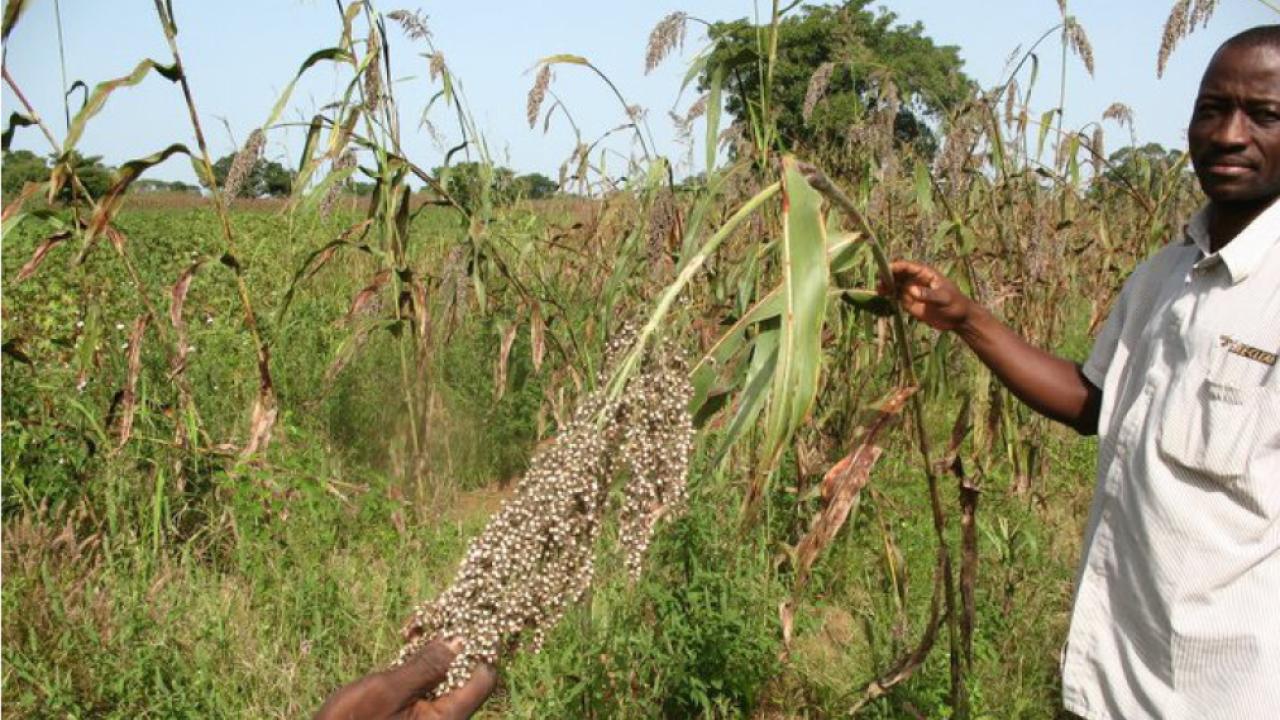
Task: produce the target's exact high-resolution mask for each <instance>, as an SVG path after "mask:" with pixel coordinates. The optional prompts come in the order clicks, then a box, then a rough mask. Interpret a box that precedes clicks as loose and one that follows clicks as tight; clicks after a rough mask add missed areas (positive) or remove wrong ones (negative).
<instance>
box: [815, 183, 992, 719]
mask: <svg viewBox="0 0 1280 720" xmlns="http://www.w3.org/2000/svg"><path fill="white" fill-rule="evenodd" d="M802 172H804V173H805V176H806V177H807V178H808V180H809V184H811V185H812V186H813V188H814V189H815V190H817V191H818V192H819V193H821V194H822V195H823V196H824V197H826V198H827V199H828V200H829V201H831V203H832V204H834V205H835V206H836V207H837V208H839V209H840V211H841V212H843V213H844V214H845V215H847V216H848V217H849V218H850V219H852V220H853V221H854V223H855V224H856V225H857V226H858V229H859V230H860V231H861V232H862V233H863V235H864V237H865V238H866V240H867V243H868V245H869V246H870V248H871V255H872V257H873V258H874V259H875V263H876V267H877V269H878V270H879V273H880V280H881V282H882V283H884V285H885V286H886V287H887V288H888V290H889V294H890V296H891V297H895V296H896V293H895V292H894V282H893V272H892V270H891V269H890V267H889V260H888V257H887V256H886V255H885V252H884V247H883V246H882V245H881V244H880V241H879V240H878V239H877V237H876V233H875V230H873V229H872V227H871V225H870V223H868V222H867V219H866V217H865V216H863V214H862V212H861V211H859V210H858V208H857V206H856V205H854V203H853V200H851V199H849V197H848V196H847V195H845V194H844V193H843V192H841V191H840V189H839V188H837V187H836V186H835V184H834V183H832V182H831V180H830V179H829V178H827V176H826V175H825V174H823V173H822V171H821V170H819V169H818V168H816V167H813V166H811V165H804V166H802ZM892 317H893V331H894V332H893V334H894V336H895V338H896V339H897V342H896V345H897V346H898V354H899V357H900V361H901V363H902V368H903V375H904V377H905V379H906V381H907V383H908V384H909V385H915V386H918V385H919V384H920V381H919V378H917V377H916V372H915V367H914V359H913V358H912V354H911V345H910V343H909V342H908V341H907V326H906V322H905V321H904V320H903V318H902V310H901V309H900V308H899V307H898V306H897V305H896V304H894V305H893V316H892ZM910 402H911V414H912V416H913V419H914V421H915V422H914V424H915V429H916V444H917V445H918V446H919V448H920V460H921V464H922V466H923V469H924V476H925V481H926V483H927V484H928V488H929V505H930V507H931V509H932V511H933V529H934V534H935V535H936V536H937V540H938V564H939V567H940V570H941V572H942V581H943V588H944V598H945V600H946V616H947V634H948V636H949V641H950V643H949V644H950V651H951V658H950V661H951V703H952V708H953V710H955V713H956V714H955V717H957V718H967V717H968V714H969V712H968V694H967V691H966V690H965V687H964V672H963V668H962V667H961V665H960V634H959V633H960V629H959V623H958V618H957V615H956V588H955V581H954V578H953V577H952V571H951V545H950V543H949V542H948V541H947V518H946V513H945V512H944V511H943V508H942V496H941V493H940V491H939V489H938V478H937V475H936V474H935V473H934V468H933V460H932V458H931V453H930V451H929V436H928V433H927V432H926V431H925V417H924V406H923V405H922V404H921V402H920V395H919V393H914V394H912V396H911V400H910Z"/></svg>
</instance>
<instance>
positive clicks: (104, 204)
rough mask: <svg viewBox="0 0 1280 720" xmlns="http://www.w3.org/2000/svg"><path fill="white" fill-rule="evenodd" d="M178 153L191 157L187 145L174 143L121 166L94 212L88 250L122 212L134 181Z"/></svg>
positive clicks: (89, 228) (87, 233)
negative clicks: (99, 234)
mask: <svg viewBox="0 0 1280 720" xmlns="http://www.w3.org/2000/svg"><path fill="white" fill-rule="evenodd" d="M176 153H182V154H184V155H188V156H190V155H191V151H189V150H187V146H186V145H183V144H181V143H174V144H172V145H170V146H169V147H167V148H165V149H164V150H161V151H160V152H158V153H154V154H152V155H148V156H147V157H144V158H138V159H137V160H130V161H129V162H127V163H125V164H124V165H122V166H120V170H119V171H118V172H117V173H116V179H115V182H114V183H112V184H111V187H110V188H108V189H107V192H106V194H105V195H103V196H102V197H101V198H99V200H98V207H97V209H96V210H95V211H94V213H93V217H92V218H90V219H89V227H88V228H87V229H86V230H85V234H84V244H85V248H86V249H87V248H88V247H90V246H91V245H92V244H93V241H94V239H95V237H96V236H97V235H98V233H100V232H102V231H103V229H104V228H106V227H107V225H108V224H109V223H110V222H111V221H112V220H113V219H114V218H115V215H116V213H117V212H119V211H120V206H121V205H123V204H124V196H125V193H126V192H127V191H128V190H129V186H130V185H132V184H133V181H134V180H137V179H138V178H139V177H141V176H142V173H144V172H146V171H147V170H149V169H150V168H152V167H155V166H156V165H159V164H160V163H162V162H164V161H165V160H168V159H169V158H170V157H171V156H173V155H174V154H176ZM83 256H84V252H81V257H82V258H83Z"/></svg>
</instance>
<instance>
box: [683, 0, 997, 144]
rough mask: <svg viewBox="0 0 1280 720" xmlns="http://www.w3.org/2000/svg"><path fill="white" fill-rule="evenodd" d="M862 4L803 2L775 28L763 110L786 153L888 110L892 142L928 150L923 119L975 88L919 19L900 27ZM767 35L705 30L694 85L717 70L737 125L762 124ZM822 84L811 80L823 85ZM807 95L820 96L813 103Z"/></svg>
mask: <svg viewBox="0 0 1280 720" xmlns="http://www.w3.org/2000/svg"><path fill="white" fill-rule="evenodd" d="M870 4H871V3H870V0H848V1H847V2H844V3H843V4H841V5H838V6H805V7H803V8H801V9H800V10H799V11H798V12H796V13H795V14H793V15H790V16H788V17H785V18H784V19H783V20H782V21H781V22H780V24H779V28H778V48H777V59H776V62H775V65H774V68H773V78H772V92H771V97H770V105H771V107H770V110H769V114H770V116H771V119H772V121H773V122H774V123H775V124H776V127H777V131H778V140H779V142H780V143H781V144H782V146H783V147H784V148H786V149H791V150H808V151H813V150H815V149H817V148H821V147H824V146H829V145H831V144H837V143H843V142H844V141H845V140H846V138H847V137H848V134H849V133H850V131H851V130H852V129H854V128H856V127H858V126H859V125H860V124H862V123H863V122H864V121H866V120H867V118H868V117H869V115H870V114H871V113H872V112H874V111H876V110H879V109H883V108H885V107H892V106H893V105H896V106H897V114H896V117H895V118H894V135H895V136H896V139H897V141H899V142H908V143H912V144H915V145H916V146H917V148H918V149H920V150H921V151H922V152H925V153H927V154H932V152H933V151H934V149H935V148H936V146H937V141H936V139H935V138H934V136H933V133H932V131H931V130H930V129H929V126H928V123H929V121H930V120H936V119H937V118H938V117H940V116H941V115H942V114H943V113H945V111H946V110H947V109H948V108H951V107H953V106H955V105H957V104H958V103H960V102H961V101H962V100H964V99H965V98H966V97H967V96H968V94H969V92H970V89H971V87H972V86H973V83H972V81H971V80H970V79H969V78H968V77H967V76H966V75H965V74H964V72H963V71H962V69H961V65H962V61H961V60H960V57H959V55H958V53H957V48H955V47H954V46H939V45H935V44H934V42H933V40H931V39H930V38H928V37H927V36H925V34H924V28H923V26H921V25H920V24H919V23H915V24H913V25H903V24H899V23H897V19H898V17H897V15H895V14H894V13H892V12H889V11H887V10H884V9H883V8H880V9H878V10H875V11H872V10H868V9H867V6H868V5H870ZM768 30H769V29H768V27H760V26H757V25H754V24H752V23H750V22H749V21H747V20H745V19H742V20H735V21H732V22H721V23H715V24H713V25H712V26H711V30H710V36H711V39H712V41H713V43H714V46H713V50H712V53H711V56H710V58H709V60H708V62H707V69H706V70H704V72H703V74H702V77H701V85H702V87H703V88H704V89H705V88H706V87H709V86H710V82H711V80H710V78H711V75H712V73H714V72H716V70H717V68H719V69H721V70H722V72H723V73H724V94H725V97H726V109H727V110H728V112H729V113H730V114H731V115H732V116H733V117H734V118H735V119H736V120H737V121H738V122H740V123H743V124H748V123H752V124H758V123H759V122H760V120H762V118H761V116H760V115H761V112H762V103H761V78H760V72H761V69H762V68H763V67H764V59H763V57H762V54H763V53H767V47H766V41H765V39H766V38H767V37H768ZM828 64H829V65H828ZM820 69H821V70H823V71H824V72H829V75H827V77H826V78H825V87H814V88H813V89H811V80H815V78H814V75H815V72H818V71H819V70H820ZM821 80H822V78H818V79H816V80H815V82H813V83H812V84H813V85H815V86H821V85H823V84H824V83H823V82H821ZM814 90H820V91H821V92H817V93H816V95H817V97H816V98H815V97H814V95H815V92H814ZM806 96H809V101H808V103H806ZM806 104H808V105H809V108H808V110H809V111H808V112H806Z"/></svg>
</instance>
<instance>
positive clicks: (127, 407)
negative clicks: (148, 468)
mask: <svg viewBox="0 0 1280 720" xmlns="http://www.w3.org/2000/svg"><path fill="white" fill-rule="evenodd" d="M150 321H151V316H150V315H146V314H143V315H139V316H138V318H137V319H136V320H134V321H133V330H131V331H130V332H129V347H128V350H127V353H128V370H127V373H126V376H125V384H124V391H123V394H122V395H121V397H120V426H119V431H118V433H117V434H118V437H119V439H118V441H117V443H116V447H117V448H120V447H124V444H125V443H127V442H129V437H130V436H131V435H133V417H134V414H135V412H136V411H137V407H138V376H139V375H141V374H142V337H143V335H144V334H145V333H146V331H147V324H148V323H149V322H150Z"/></svg>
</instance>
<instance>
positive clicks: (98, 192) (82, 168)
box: [3, 150, 115, 200]
mask: <svg viewBox="0 0 1280 720" xmlns="http://www.w3.org/2000/svg"><path fill="white" fill-rule="evenodd" d="M70 164H71V167H72V168H73V169H74V170H75V173H76V177H78V178H80V182H81V184H83V185H84V188H85V190H87V191H89V194H90V195H92V196H94V197H101V196H102V195H103V193H105V192H106V191H107V188H109V187H111V181H112V176H113V174H114V172H115V171H114V169H112V168H110V167H108V166H106V165H104V164H103V163H102V156H100V155H88V156H86V155H81V154H80V153H78V152H74V151H73V152H72V153H71V157H70ZM50 171H51V167H50V164H49V161H48V160H47V159H45V158H42V157H40V156H39V155H36V154H35V153H33V152H31V151H30V150H14V151H13V152H6V153H5V154H4V172H3V191H4V195H5V196H6V197H8V196H11V195H13V194H15V193H17V192H19V191H21V190H22V187H23V186H24V185H26V184H27V183H29V182H43V181H45V180H48V179H49V173H50ZM71 192H72V187H71V185H70V184H68V185H67V186H65V187H63V188H62V195H61V197H62V198H63V199H64V200H66V199H70V198H71Z"/></svg>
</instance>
